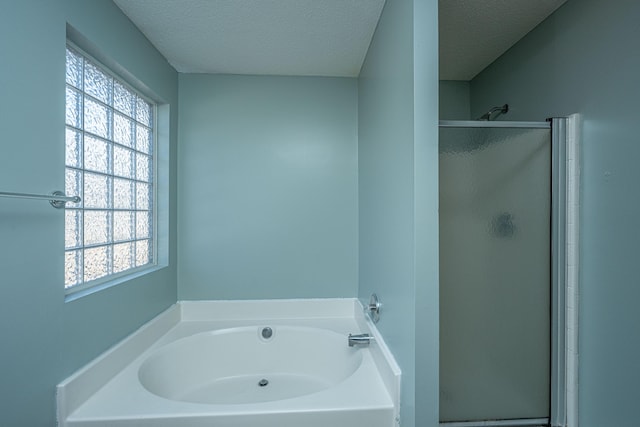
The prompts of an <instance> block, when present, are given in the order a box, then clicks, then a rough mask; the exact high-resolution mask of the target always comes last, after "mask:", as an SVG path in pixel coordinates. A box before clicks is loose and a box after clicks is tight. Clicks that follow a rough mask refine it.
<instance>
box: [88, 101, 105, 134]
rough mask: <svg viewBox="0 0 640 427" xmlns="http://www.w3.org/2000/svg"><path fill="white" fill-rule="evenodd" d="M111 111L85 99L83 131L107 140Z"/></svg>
mask: <svg viewBox="0 0 640 427" xmlns="http://www.w3.org/2000/svg"><path fill="white" fill-rule="evenodd" d="M110 119H111V110H110V109H109V108H107V107H105V106H104V105H102V104H100V103H98V102H96V101H93V100H92V99H89V98H86V99H85V102H84V130H85V131H86V132H91V133H93V134H95V135H98V136H99V137H101V138H105V139H109V137H110V136H111V135H110V132H109V130H110V129H111V124H110Z"/></svg>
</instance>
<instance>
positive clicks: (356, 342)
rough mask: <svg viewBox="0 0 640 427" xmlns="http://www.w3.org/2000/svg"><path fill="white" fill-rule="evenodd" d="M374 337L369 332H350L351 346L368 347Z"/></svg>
mask: <svg viewBox="0 0 640 427" xmlns="http://www.w3.org/2000/svg"><path fill="white" fill-rule="evenodd" d="M371 341H373V337H372V336H371V335H369V334H349V341H348V342H349V347H353V346H359V347H366V346H368V345H369V344H371Z"/></svg>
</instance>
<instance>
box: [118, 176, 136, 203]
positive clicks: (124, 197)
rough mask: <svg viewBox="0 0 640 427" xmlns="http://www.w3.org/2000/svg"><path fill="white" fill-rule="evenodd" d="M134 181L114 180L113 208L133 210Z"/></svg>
mask: <svg viewBox="0 0 640 427" xmlns="http://www.w3.org/2000/svg"><path fill="white" fill-rule="evenodd" d="M133 203H134V202H133V181H129V180H128V179H119V178H114V180H113V207H114V208H115V209H133V208H134V204H133Z"/></svg>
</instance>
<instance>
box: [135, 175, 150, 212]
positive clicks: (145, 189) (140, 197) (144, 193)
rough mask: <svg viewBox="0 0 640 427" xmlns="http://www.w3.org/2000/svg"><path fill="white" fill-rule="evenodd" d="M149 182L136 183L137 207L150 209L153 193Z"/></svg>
mask: <svg viewBox="0 0 640 427" xmlns="http://www.w3.org/2000/svg"><path fill="white" fill-rule="evenodd" d="M149 190H150V186H149V184H142V183H140V182H138V183H136V209H140V210H143V209H149V206H150V205H151V193H150V191H149Z"/></svg>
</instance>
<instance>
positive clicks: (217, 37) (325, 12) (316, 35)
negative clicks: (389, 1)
mask: <svg viewBox="0 0 640 427" xmlns="http://www.w3.org/2000/svg"><path fill="white" fill-rule="evenodd" d="M114 2H115V3H116V4H117V5H118V7H120V9H122V11H123V12H124V13H125V14H126V15H127V16H128V17H129V18H130V19H131V21H133V23H134V24H135V25H136V26H137V27H138V28H139V29H140V30H141V31H142V32H143V33H144V34H145V36H147V38H148V39H149V40H150V41H151V43H153V45H154V46H155V47H156V48H157V49H158V50H159V51H160V52H161V53H162V54H163V55H164V56H165V58H167V60H168V61H169V63H170V64H171V65H172V66H173V67H174V68H175V69H176V70H178V71H180V72H187V73H228V74H267V75H301V76H346V77H355V76H357V75H358V74H359V73H360V68H361V66H362V62H363V60H364V57H365V55H366V53H367V49H368V48H369V43H370V42H371V37H372V36H373V32H374V31H375V28H376V25H377V22H378V18H379V17H380V13H381V11H382V7H383V6H384V0H114Z"/></svg>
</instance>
